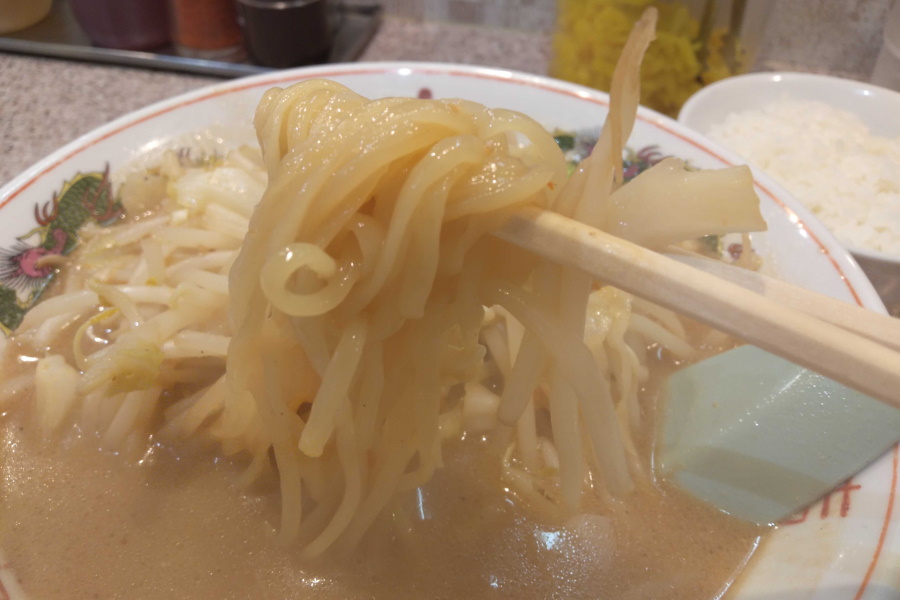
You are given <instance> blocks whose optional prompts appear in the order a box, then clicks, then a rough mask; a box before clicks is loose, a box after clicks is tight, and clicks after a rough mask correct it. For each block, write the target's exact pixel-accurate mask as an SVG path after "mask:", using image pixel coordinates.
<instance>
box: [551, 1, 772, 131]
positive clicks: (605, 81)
mask: <svg viewBox="0 0 900 600" xmlns="http://www.w3.org/2000/svg"><path fill="white" fill-rule="evenodd" d="M649 6H656V7H657V8H658V9H659V21H658V24H657V35H656V40H655V41H654V42H653V43H652V44H651V45H650V48H649V49H648V50H647V54H646V56H645V57H644V61H643V64H642V66H641V104H644V105H646V106H649V107H650V108H653V109H656V110H658V111H660V112H663V113H665V114H667V115H670V116H672V117H674V116H675V115H677V113H678V109H679V108H681V105H682V104H683V103H684V101H685V100H687V99H688V97H690V96H691V94H693V93H694V92H696V91H697V90H699V89H700V88H701V87H702V86H704V85H707V84H709V83H712V82H714V81H718V80H719V79H723V78H725V77H728V76H730V75H736V74H739V73H744V72H747V71H748V70H749V69H750V68H751V67H752V65H753V62H754V60H755V57H756V52H757V50H758V48H759V41H760V39H761V37H762V33H763V29H764V27H765V21H766V18H767V17H768V14H769V9H770V8H771V0H671V1H661V0H658V1H654V0H559V2H558V12H557V23H556V30H555V33H554V39H553V58H552V61H551V66H550V74H551V75H552V76H554V77H557V78H559V79H565V80H567V81H572V82H575V83H580V84H583V85H587V86H590V87H593V88H595V89H599V90H603V91H609V85H610V81H611V80H612V73H613V69H614V67H615V64H616V61H617V60H618V57H619V54H620V53H621V51H622V47H623V46H624V45H625V40H626V39H627V38H628V33H629V32H630V31H631V27H632V26H633V25H634V23H635V21H637V19H638V18H640V16H641V14H642V13H643V12H644V10H645V9H646V8H647V7H649Z"/></svg>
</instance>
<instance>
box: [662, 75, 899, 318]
mask: <svg viewBox="0 0 900 600" xmlns="http://www.w3.org/2000/svg"><path fill="white" fill-rule="evenodd" d="M678 120H679V121H680V122H682V123H684V124H685V125H687V126H688V127H691V128H692V129H695V130H697V131H700V132H701V133H704V134H706V135H708V136H709V137H711V138H712V139H713V140H715V141H717V142H719V143H720V144H722V145H724V146H726V147H727V148H729V149H731V150H733V151H735V152H737V153H738V154H740V155H741V156H743V157H744V158H745V159H747V161H748V162H749V163H751V164H752V165H754V166H756V167H758V168H759V169H761V170H763V171H765V172H766V173H767V174H768V175H770V176H772V177H773V178H774V179H775V180H776V181H778V182H779V183H780V184H782V185H783V186H784V187H785V188H786V189H787V191H788V192H790V193H791V194H793V195H794V196H795V197H797V199H798V200H800V201H801V202H802V203H803V204H804V205H806V207H807V208H809V209H810V210H811V211H812V212H813V214H814V215H815V216H816V217H818V218H819V220H821V221H822V222H823V223H824V224H825V226H826V227H828V228H829V229H831V230H832V232H833V233H834V234H835V235H836V236H837V238H838V239H839V240H841V242H842V243H843V244H844V245H845V246H846V247H847V248H848V249H849V250H850V251H851V252H852V253H853V254H854V256H855V257H856V259H857V260H858V261H859V263H860V265H861V266H862V267H863V269H864V270H865V271H866V273H867V274H868V276H869V278H870V279H871V280H872V282H873V283H874V284H875V287H876V289H878V291H879V293H880V294H881V295H882V297H883V298H884V300H885V303H886V304H888V305H889V309H891V312H892V313H893V314H895V315H897V314H900V93H898V92H895V91H893V90H889V89H885V88H881V87H878V86H874V85H871V84H868V83H864V82H859V81H852V80H848V79H841V78H837V77H828V76H824V75H812V74H805V73H754V74H749V75H741V76H738V77H731V78H729V79H725V80H722V81H720V82H717V83H715V84H713V85H710V86H708V87H706V88H704V89H703V90H701V91H699V92H697V93H696V94H694V95H693V96H692V97H691V98H690V99H689V100H688V101H687V102H686V103H685V105H684V107H683V108H682V110H681V113H680V114H679V117H678Z"/></svg>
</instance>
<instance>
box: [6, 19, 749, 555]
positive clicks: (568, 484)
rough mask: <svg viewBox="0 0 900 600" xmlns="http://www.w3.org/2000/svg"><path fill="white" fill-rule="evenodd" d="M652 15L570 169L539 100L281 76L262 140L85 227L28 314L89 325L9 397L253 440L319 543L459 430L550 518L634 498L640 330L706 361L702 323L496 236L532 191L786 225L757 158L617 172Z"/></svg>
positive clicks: (21, 347) (537, 199)
mask: <svg viewBox="0 0 900 600" xmlns="http://www.w3.org/2000/svg"><path fill="white" fill-rule="evenodd" d="M653 21H654V13H652V12H651V13H649V14H648V15H647V16H646V17H645V18H644V19H643V20H642V21H641V22H640V24H639V25H638V27H637V28H636V30H635V32H634V34H633V35H632V37H631V39H630V40H629V42H628V44H627V45H626V48H625V51H624V54H623V57H622V59H621V61H620V65H619V68H618V69H617V71H616V74H615V76H614V79H613V87H612V93H611V105H610V113H609V115H610V116H609V118H608V119H607V123H606V126H605V127H604V129H603V133H602V135H601V137H600V140H599V141H598V143H597V146H596V148H595V150H594V152H593V154H592V155H591V157H590V158H588V159H587V160H586V161H585V162H584V163H583V164H582V165H581V166H580V167H579V168H578V169H577V170H576V172H575V173H574V174H573V175H572V176H571V177H568V178H567V169H566V164H565V161H564V158H563V155H562V153H561V152H560V150H559V149H558V148H557V146H556V144H555V142H554V140H553V137H552V136H551V135H550V134H549V133H548V132H547V131H546V130H544V129H543V128H542V127H541V126H540V125H539V124H538V123H536V122H534V121H532V120H531V119H529V118H528V117H526V116H524V115H521V114H519V113H515V112H512V111H507V110H502V109H489V108H486V107H484V106H481V105H479V104H476V103H473V102H468V101H463V100H418V99H407V98H387V99H380V100H368V99H366V98H363V97H361V96H359V95H358V94H356V93H354V92H353V91H351V90H349V89H347V88H345V87H343V86H341V85H339V84H337V83H334V82H329V81H321V80H313V81H305V82H302V83H299V84H296V85H294V86H292V87H290V88H287V89H284V90H281V89H273V90H270V91H269V92H268V93H267V94H266V95H265V97H264V98H263V100H262V102H261V103H260V105H259V108H258V110H257V115H256V120H255V124H256V128H257V133H258V137H259V142H260V147H261V150H262V155H261V156H259V155H258V154H257V153H256V152H255V151H254V150H250V149H241V150H237V151H233V152H231V153H229V154H228V155H227V156H226V157H224V158H221V159H218V160H217V161H214V162H213V164H212V165H210V164H199V163H194V162H192V161H191V160H190V158H189V157H185V156H181V157H179V156H176V155H174V154H169V155H167V156H166V158H165V159H164V161H163V163H162V164H161V165H160V166H159V167H158V168H157V169H156V170H155V171H154V173H153V176H154V177H155V178H156V179H153V178H151V179H152V181H151V182H150V183H147V182H143V183H136V184H135V185H136V186H138V188H139V189H138V190H137V191H134V190H132V192H131V194H132V196H133V197H137V196H140V197H144V196H146V193H145V192H146V191H147V190H141V189H140V186H148V185H150V186H153V185H158V186H160V188H161V189H162V188H166V189H165V190H163V193H162V194H161V195H163V196H165V197H166V198H167V199H166V200H164V205H163V206H161V207H159V208H160V210H159V211H158V212H157V216H154V217H148V218H145V219H142V220H138V221H135V222H133V223H131V224H128V225H125V226H119V227H115V228H111V229H108V230H105V229H104V230H101V229H97V230H94V231H89V232H88V233H87V234H86V235H87V237H88V238H89V239H88V240H87V244H86V247H85V248H84V250H83V253H82V267H81V270H80V271H79V272H78V273H77V274H75V275H74V276H73V277H70V278H69V279H68V280H67V282H66V288H65V289H64V290H63V292H62V294H61V295H60V296H57V297H56V298H54V299H51V300H48V301H46V302H44V303H43V304H41V305H40V306H39V307H38V308H36V309H35V310H33V311H32V312H31V313H30V314H29V315H28V317H27V319H26V322H25V323H23V326H22V328H21V331H20V333H19V334H18V335H17V338H16V342H17V344H18V351H20V352H25V353H28V352H31V353H32V354H33V355H35V356H38V355H39V350H38V349H39V348H42V347H44V346H45V345H46V344H47V341H48V337H49V335H50V332H52V331H55V330H56V329H58V328H60V327H68V328H70V329H71V330H73V331H74V337H73V344H72V347H71V348H70V349H65V350H63V351H59V352H51V353H48V354H46V355H40V359H39V360H37V362H36V368H35V375H34V378H33V379H32V378H21V379H16V380H13V381H7V382H5V383H4V384H3V385H4V387H3V388H2V389H0V394H3V396H4V397H5V398H10V397H15V396H17V395H21V394H25V393H30V392H32V391H33V393H34V394H35V397H36V407H37V415H38V416H37V418H38V420H39V422H40V425H41V427H42V429H43V431H44V433H45V435H47V436H48V437H52V436H55V435H60V432H62V431H64V430H65V428H66V426H68V425H70V424H72V423H75V424H77V426H78V427H79V428H81V429H82V430H83V431H87V432H97V433H98V435H99V436H100V441H101V444H102V445H103V446H104V447H107V448H128V447H129V446H130V447H132V448H133V449H138V450H139V449H140V448H141V447H142V446H143V445H145V444H146V436H147V434H148V433H152V434H153V435H157V436H161V437H163V438H166V437H176V438H184V437H193V436H199V437H203V438H206V439H211V440H214V441H215V442H216V443H218V444H219V445H220V447H221V449H222V451H223V452H224V453H225V454H227V455H237V454H240V455H246V457H248V461H247V464H248V467H247V471H246V473H245V480H246V482H248V483H249V482H252V481H254V480H256V479H257V478H258V477H260V476H261V475H262V474H263V473H265V472H266V471H268V470H269V469H271V468H272V467H273V466H274V467H275V468H276V469H277V474H278V478H279V485H280V490H281V507H282V508H281V522H280V528H279V531H280V536H281V538H282V539H283V541H285V542H299V543H300V544H301V546H302V551H303V553H304V554H305V555H306V556H308V557H313V556H318V555H320V554H322V553H323V552H326V551H330V550H343V549H348V548H351V547H353V546H354V545H355V544H356V543H357V542H358V541H359V540H360V538H361V537H362V536H363V535H364V534H365V533H366V531H367V530H368V529H369V528H370V526H371V525H372V523H373V522H374V521H375V520H376V519H377V518H378V517H379V515H381V514H382V513H383V512H384V510H385V508H386V507H388V506H389V505H390V503H391V502H392V500H393V499H394V498H395V497H396V495H397V494H398V493H401V492H403V491H405V490H412V489H414V488H417V487H419V486H422V485H423V484H425V483H426V482H427V481H428V480H429V479H430V478H431V476H432V474H433V473H434V472H435V470H436V469H438V468H440V467H441V465H442V454H441V449H442V444H443V442H444V441H445V440H446V439H449V438H453V437H458V436H459V435H461V434H462V433H463V432H464V431H468V432H472V433H476V434H477V433H482V432H487V431H490V432H493V433H494V434H495V435H496V436H497V437H498V438H499V439H501V440H502V441H503V442H504V443H505V447H506V452H505V453H504V458H503V473H504V481H503V485H504V486H506V487H508V488H509V490H510V493H511V494H514V495H516V496H518V497H519V498H521V499H522V501H523V502H524V503H525V504H527V505H528V506H530V507H532V508H533V510H535V511H537V512H539V513H540V514H542V515H543V516H544V517H545V518H547V519H551V520H557V521H560V520H562V519H563V518H564V516H565V515H569V514H572V513H576V512H578V511H579V509H580V507H581V505H582V499H583V495H584V494H585V493H592V494H597V495H601V496H607V495H608V496H615V497H622V496H624V495H626V494H627V493H628V492H629V491H630V490H631V489H632V488H633V486H634V484H635V480H636V479H639V478H645V477H647V475H648V474H647V473H646V472H643V471H642V468H641V466H640V465H641V463H640V461H639V460H638V458H637V455H636V451H635V449H634V443H633V435H634V433H635V432H636V431H637V430H638V429H639V428H640V426H641V415H640V411H639V407H638V405H637V395H638V390H639V387H640V385H641V382H642V381H644V380H645V379H646V377H647V359H646V355H645V353H646V348H648V347H649V346H652V345H657V346H658V347H660V348H662V349H664V350H665V351H666V352H669V353H670V354H671V355H672V356H674V357H676V358H677V359H690V358H691V357H692V356H693V355H694V353H695V351H696V350H695V347H694V346H693V345H692V344H691V343H690V342H689V341H688V339H687V335H686V333H685V329H684V325H683V324H682V322H681V321H680V319H679V318H678V317H677V316H676V315H674V314H672V313H670V312H669V311H666V310H664V309H662V308H659V307H657V306H654V305H652V304H649V303H647V302H645V301H642V300H640V299H637V298H633V297H632V296H630V295H628V294H625V293H624V292H622V291H619V290H616V289H613V288H610V287H599V288H598V287H597V286H596V285H595V283H594V282H593V281H592V280H591V279H590V278H589V277H588V276H587V275H584V274H583V273H581V272H578V271H575V270H572V269H565V268H562V267H559V266H557V265H555V264H553V263H550V262H548V261H545V260H539V259H537V258H536V257H533V256H530V255H527V254H526V253H523V251H521V250H518V249H515V248H513V247H512V246H509V245H506V244H505V243H504V242H501V241H499V240H497V239H495V238H493V237H491V236H490V235H488V234H489V233H490V232H491V231H493V230H495V229H497V228H498V227H499V226H500V225H501V224H502V223H503V222H504V221H505V219H507V218H508V217H509V216H510V215H511V214H513V213H514V212H515V211H517V210H519V209H521V208H522V207H525V206H538V207H541V208H544V209H547V210H554V211H558V212H560V213H562V214H565V215H568V216H571V217H574V218H576V219H579V220H581V221H584V222H586V223H589V224H591V225H594V226H597V227H601V228H605V229H608V230H610V231H614V232H616V233H618V234H619V235H622V236H624V237H628V238H629V239H634V240H638V241H640V242H641V243H644V244H646V245H650V246H661V245H665V244H668V243H672V242H677V241H681V240H684V239H688V238H691V237H695V236H698V235H702V234H709V233H717V234H718V233H726V232H730V231H748V230H756V229H760V228H762V227H764V224H763V222H762V220H761V218H760V216H759V212H758V208H757V207H756V198H755V196H754V195H753V193H752V190H751V188H750V185H749V183H750V178H749V175H748V171H747V170H746V169H741V168H738V169H729V170H725V171H720V172H715V173H706V172H696V173H690V172H687V171H686V170H685V168H684V165H683V164H681V163H680V162H679V161H676V160H674V159H669V160H666V161H663V162H662V163H660V164H659V165H657V166H656V167H654V168H653V169H651V170H649V171H647V172H646V173H644V174H642V175H641V176H639V177H638V178H637V179H636V180H635V181H634V182H632V183H630V184H628V185H627V186H625V187H623V188H622V189H619V188H620V186H621V184H622V171H621V156H622V150H623V144H624V141H625V140H626V139H627V138H628V136H629V134H630V132H631V129H632V127H633V125H634V120H635V113H636V107H637V99H638V66H639V63H640V58H641V56H642V54H643V52H644V50H645V49H646V47H647V45H648V44H649V43H650V41H651V39H652V37H653ZM266 182H267V184H266ZM673 190H674V192H673ZM158 191H159V190H158ZM673 197H683V198H689V199H690V202H688V203H687V204H682V205H681V206H682V208H681V209H680V211H679V213H678V214H677V215H676V218H670V217H668V216H666V217H665V218H664V219H663V220H660V219H652V218H648V215H653V214H663V213H664V211H669V213H670V212H671V211H670V206H669V205H670V204H671V203H672V202H675V201H677V200H673ZM485 307H489V308H485ZM32 388H33V390H32ZM270 453H271V455H272V456H274V462H273V461H272V460H270Z"/></svg>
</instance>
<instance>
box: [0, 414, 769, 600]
mask: <svg viewBox="0 0 900 600" xmlns="http://www.w3.org/2000/svg"><path fill="white" fill-rule="evenodd" d="M27 412H28V411H27V410H21V409H20V410H18V411H13V412H11V413H8V414H7V415H6V417H5V418H4V422H3V427H2V451H0V457H2V486H3V490H2V501H0V511H2V513H0V514H2V518H0V547H2V548H3V551H4V552H5V554H6V558H7V561H8V562H9V563H10V564H11V565H13V567H14V569H15V572H16V574H17V576H18V579H19V581H20V584H21V586H22V587H23V589H24V590H25V591H26V592H27V594H28V597H29V598H44V599H48V600H51V599H54V598H165V597H190V598H217V599H219V598H251V597H252V598H272V599H281V598H285V599H286V598H456V597H465V598H480V597H508V598H610V599H612V598H615V599H628V598H635V599H637V598H668V599H678V598H684V599H692V600H697V599H699V598H714V597H718V595H719V594H721V592H722V591H723V590H724V588H725V587H727V585H728V584H729V582H730V581H731V580H732V579H733V578H734V576H735V575H736V572H737V571H738V570H739V569H740V567H741V566H742V565H743V563H744V562H745V561H746V560H747V559H748V557H749V555H750V554H751V553H752V551H753V549H754V548H755V547H756V545H757V543H758V536H759V535H760V533H761V531H760V530H759V528H757V527H755V526H751V525H748V524H745V523H741V522H739V521H736V520H734V519H732V518H730V517H728V516H726V515H723V514H721V513H718V512H716V511H715V510H713V509H711V508H709V507H707V506H704V505H702V504H700V503H697V502H696V501H692V500H691V499H690V498H687V497H685V496H684V495H683V494H681V493H679V492H677V491H676V490H672V489H669V488H667V487H666V486H665V485H645V486H644V487H643V488H642V489H640V490H638V492H637V493H635V494H633V495H632V496H631V497H630V498H628V500H627V502H614V503H611V504H606V505H599V504H598V506H596V507H593V508H594V509H596V511H597V514H591V515H582V516H579V517H575V518H574V519H572V520H571V521H569V522H568V523H567V526H565V527H559V526H555V527H554V526H547V525H542V524H541V523H540V522H538V521H537V520H535V519H534V518H533V517H532V516H530V515H529V513H528V512H527V511H526V510H524V509H523V508H522V507H520V506H519V505H518V504H517V503H516V502H515V501H514V500H513V499H512V498H510V497H509V496H508V495H507V494H506V493H504V490H503V489H501V488H500V487H499V486H500V484H499V483H498V482H500V480H501V479H500V474H499V466H498V460H497V459H496V456H494V455H493V452H491V444H490V442H489V441H485V440H484V439H483V438H474V439H472V438H470V439H466V440H463V441H459V442H452V443H448V445H447V450H446V458H447V461H446V462H447V464H446V467H445V468H444V469H440V470H439V471H438V472H437V474H436V475H435V477H434V479H433V480H432V481H431V482H430V483H429V484H428V485H427V486H426V487H425V488H422V489H421V490H418V491H417V492H415V493H413V494H411V495H409V496H407V497H404V498H401V499H399V500H398V502H397V503H396V505H395V508H394V510H393V511H391V514H389V515H386V516H384V517H383V518H382V521H381V522H380V523H378V524H377V525H376V527H375V528H374V529H373V531H372V532H371V533H370V534H369V535H368V537H367V538H366V540H365V541H364V543H363V545H362V547H361V548H360V549H359V550H358V552H357V553H356V554H355V555H354V556H352V557H348V558H344V559H340V560H330V561H321V562H319V563H314V564H303V563H301V561H300V560H299V558H298V553H297V551H296V548H283V547H281V546H279V545H278V544H277V543H276V542H275V540H274V531H275V530H274V527H273V524H277V518H278V517H277V515H278V506H277V502H278V500H277V497H278V496H277V493H275V492H274V488H273V489H271V490H269V489H266V486H265V485H262V486H259V487H257V489H255V490H251V491H250V492H249V493H248V492H243V491H241V490H239V489H238V488H237V486H236V478H237V476H238V473H239V469H238V467H237V465H235V464H234V463H232V462H230V461H228V460H223V459H221V458H217V457H216V456H215V454H214V453H213V452H212V451H211V450H209V449H202V448H197V447H180V448H171V447H167V446H163V445H160V444H154V445H152V446H151V447H150V448H151V450H150V451H148V453H147V454H146V455H145V456H143V457H139V460H131V459H130V458H129V457H125V456H122V455H117V454H114V453H106V452H102V451H98V450H97V449H96V445H95V444H94V443H92V442H94V440H92V439H83V438H78V437H77V436H73V437H72V438H70V439H69V440H68V441H67V442H66V443H64V444H48V443H46V442H44V441H43V440H41V439H39V436H38V435H37V434H36V428H32V427H30V426H29V419H28V415H27Z"/></svg>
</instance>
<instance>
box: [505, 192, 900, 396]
mask: <svg viewBox="0 0 900 600" xmlns="http://www.w3.org/2000/svg"><path fill="white" fill-rule="evenodd" d="M497 235H498V236H499V237H500V238H502V239H504V240H506V241H508V242H511V243H513V244H515V245H517V246H520V247H522V248H525V249H528V250H531V251H532V252H534V253H536V254H539V255H541V256H543V257H545V258H548V259H550V260H553V261H554V262H558V263H560V264H562V265H565V266H570V267H575V268H578V269H581V270H583V271H585V272H587V273H589V274H591V275H593V276H595V277H597V278H599V279H601V280H602V281H603V282H605V283H608V284H611V285H614V286H616V287H619V288H621V289H623V290H625V291H627V292H630V293H633V294H635V295H637V296H640V297H642V298H645V299H647V300H650V301H652V302H656V303H657V304H660V305H662V306H665V307H667V308H670V309H672V310H674V311H676V312H679V313H681V314H684V315H686V316H688V317H691V318H693V319H696V320H698V321H701V322H703V323H706V324H708V325H710V326H711V327H714V328H716V329H718V330H720V331H724V332H726V333H729V334H731V335H733V336H735V337H737V338H740V339H742V340H744V341H746V342H748V343H751V344H753V345H755V346H758V347H760V348H763V349H764V350H767V351H769V352H771V353H773V354H777V355H778V356H781V357H783V358H786V359H788V360H790V361H791V362H794V363H796V364H798V365H801V366H804V367H807V368H809V369H812V370H814V371H817V372H819V373H821V374H822V375H825V376H826V377H830V378H831V379H834V380H835V381H838V382H840V383H843V384H844V385H846V386H849V387H851V388H854V389H856V390H858V391H860V392H863V393H864V394H868V395H870V396H872V397H874V398H876V399H878V400H881V401H882V402H884V403H886V404H889V405H891V406H894V407H896V408H900V352H897V351H895V350H893V349H891V348H889V347H887V346H886V345H882V344H880V343H878V342H877V341H873V339H870V338H874V340H879V341H890V342H891V343H890V344H889V345H891V346H893V347H897V342H896V341H893V340H890V337H891V336H892V335H893V333H892V332H897V331H898V329H897V325H896V322H895V321H894V320H893V319H892V318H891V317H888V316H885V315H878V314H877V313H873V312H871V311H867V310H865V309H861V308H858V307H853V306H852V305H849V304H847V303H843V302H840V301H838V300H832V299H830V298H826V297H824V296H821V295H819V294H815V293H814V292H809V291H806V290H801V289H799V288H796V287H795V286H791V285H789V284H785V283H782V282H778V285H772V284H771V281H773V280H771V279H770V278H764V277H763V276H761V275H759V276H758V277H756V278H754V277H750V278H748V279H745V283H746V284H747V285H748V286H749V287H751V288H755V289H760V290H762V291H763V293H756V292H754V291H750V290H749V289H747V288H745V287H742V286H741V285H738V284H737V283H732V282H731V281H727V280H725V279H722V278H721V277H718V276H716V275H713V274H711V273H707V272H705V271H703V270H700V269H698V268H696V267H695V266H691V265H689V264H685V263H683V262H679V261H677V260H673V259H672V258H669V257H666V256H664V255H662V254H659V253H657V252H653V251H652V250H648V249H646V248H643V247H641V246H638V245H637V244H633V243H631V242H628V241H625V240H623V239H621V238H618V237H615V236H612V235H610V234H608V233H604V232H603V231H599V230H597V229H594V228H592V227H589V226H587V225H584V224H583V223H580V222H578V221H575V220H572V219H569V218H567V217H564V216H562V215H559V214H557V213H552V212H547V211H542V210H540V209H536V208H528V209H524V210H522V211H520V212H519V213H517V214H516V215H514V216H513V217H512V218H511V219H510V220H509V221H508V222H507V223H506V225H505V226H504V227H503V228H501V229H500V231H498V232H497ZM757 275H758V274H757ZM789 304H790V305H789ZM791 305H793V306H795V307H797V308H792V307H791ZM810 307H814V308H813V309H810ZM798 309H799V310H798ZM860 311H862V312H860ZM841 312H843V313H844V314H839V313H841ZM863 313H865V314H864V315H863ZM835 323H837V324H835ZM857 330H861V334H858V333H855V331H857ZM864 336H868V337H864ZM886 338H887V339H886Z"/></svg>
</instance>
